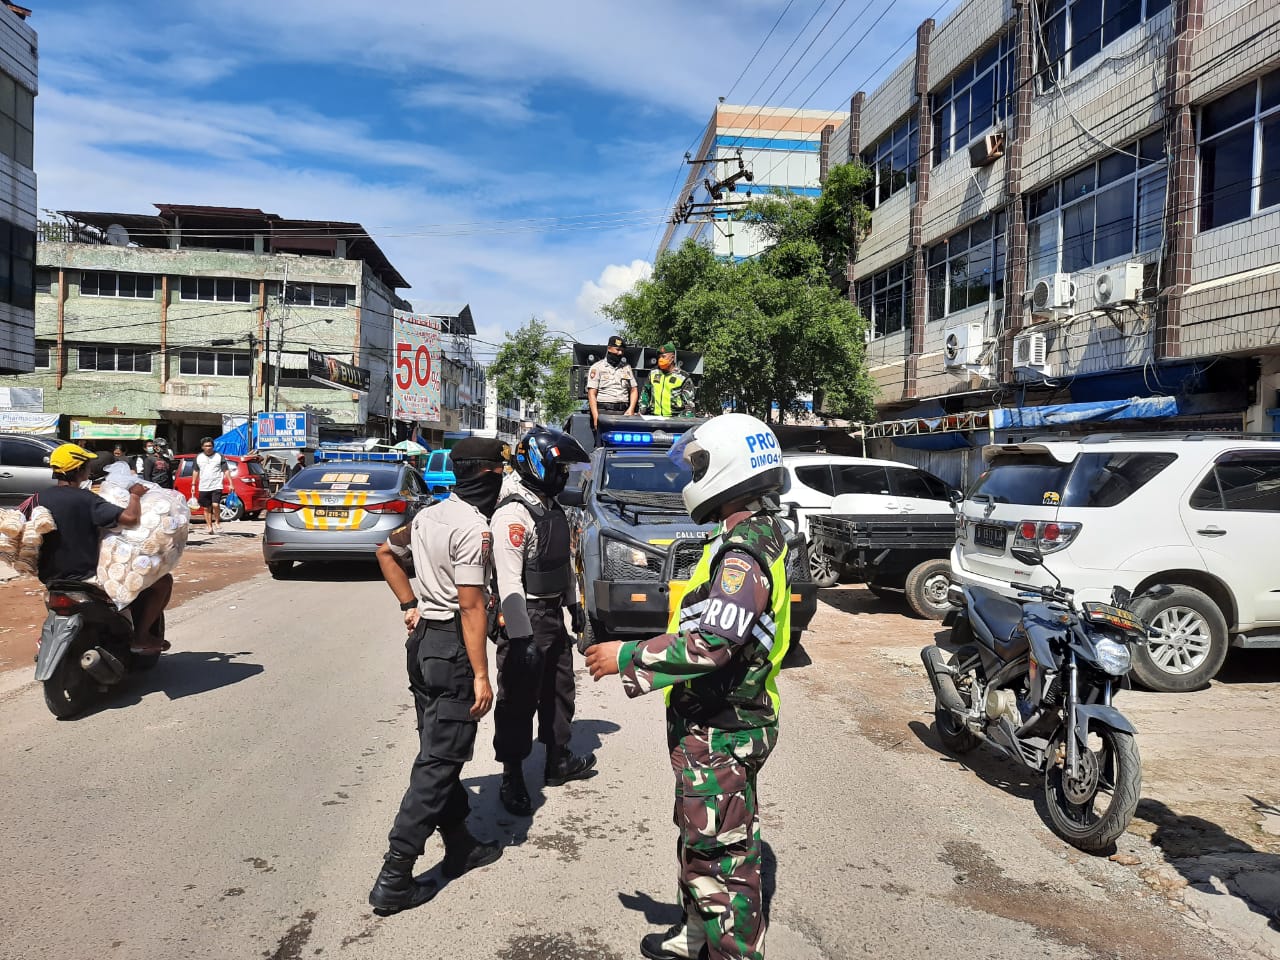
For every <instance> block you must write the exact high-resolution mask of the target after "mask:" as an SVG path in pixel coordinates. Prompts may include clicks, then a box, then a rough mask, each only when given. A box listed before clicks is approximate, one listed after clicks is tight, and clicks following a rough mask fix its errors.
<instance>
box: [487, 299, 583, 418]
mask: <svg viewBox="0 0 1280 960" xmlns="http://www.w3.org/2000/svg"><path fill="white" fill-rule="evenodd" d="M571 365H572V357H571V356H570V355H569V353H568V351H567V349H566V345H565V343H564V341H563V340H559V339H556V338H554V337H552V336H551V335H550V334H549V332H548V330H547V327H546V324H544V323H543V322H542V321H541V320H539V319H538V318H537V317H530V318H529V320H528V321H527V322H526V323H525V324H524V325H523V326H522V327H520V329H519V330H516V331H515V332H514V333H508V334H507V335H506V337H505V338H504V340H503V343H502V346H501V347H499V348H498V354H497V356H496V357H495V358H494V362H493V381H494V386H495V387H496V388H497V391H498V401H499V402H500V403H504V404H505V403H512V402H513V401H515V400H522V401H524V402H525V403H526V404H531V405H536V406H537V408H538V416H539V418H540V419H542V421H543V422H544V423H549V424H555V423H560V422H561V421H563V420H564V418H565V417H567V416H568V415H569V414H570V413H572V412H573V411H574V410H575V409H576V408H577V406H578V404H577V403H576V402H575V401H574V399H573V397H572V396H571V394H570V392H569V370H570V366H571Z"/></svg>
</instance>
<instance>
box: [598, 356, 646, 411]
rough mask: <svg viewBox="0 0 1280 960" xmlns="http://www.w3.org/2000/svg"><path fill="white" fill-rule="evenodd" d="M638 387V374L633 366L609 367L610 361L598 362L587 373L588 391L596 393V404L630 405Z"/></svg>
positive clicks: (625, 364)
mask: <svg viewBox="0 0 1280 960" xmlns="http://www.w3.org/2000/svg"><path fill="white" fill-rule="evenodd" d="M635 385H636V372H635V371H634V370H632V369H631V364H629V363H621V364H619V365H618V366H616V367H611V366H609V361H608V360H597V361H596V362H595V363H593V364H592V365H591V368H590V369H589V370H588V371H587V389H588V390H594V391H595V392H596V403H630V402H631V390H632V388H633V387H635Z"/></svg>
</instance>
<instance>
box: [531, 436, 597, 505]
mask: <svg viewBox="0 0 1280 960" xmlns="http://www.w3.org/2000/svg"><path fill="white" fill-rule="evenodd" d="M512 459H513V461H514V463H515V470H516V473H518V474H519V475H520V479H521V480H522V481H524V483H526V484H527V485H528V486H530V487H532V488H533V489H534V490H537V491H539V492H540V493H544V494H546V495H547V496H549V497H554V496H555V495H556V494H558V493H559V492H560V491H561V490H563V489H564V485H565V484H566V483H567V482H568V481H569V464H571V463H587V462H588V460H589V459H590V458H589V457H588V456H587V451H585V450H583V449H582V444H580V443H579V442H578V441H577V440H575V439H573V437H571V436H569V434H567V433H563V432H561V431H559V430H554V429H552V428H551V427H544V426H536V427H534V428H533V429H532V430H530V431H529V432H528V433H526V434H525V435H524V436H523V437H521V438H520V442H519V443H517V444H516V450H515V455H514V457H513V458H512Z"/></svg>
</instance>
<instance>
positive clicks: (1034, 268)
mask: <svg viewBox="0 0 1280 960" xmlns="http://www.w3.org/2000/svg"><path fill="white" fill-rule="evenodd" d="M1027 251H1028V253H1029V254H1030V256H1031V263H1030V265H1029V267H1028V273H1029V276H1028V278H1027V279H1028V281H1029V282H1031V283H1034V282H1035V281H1036V280H1037V279H1038V278H1039V277H1043V276H1044V275H1045V274H1047V273H1056V272H1057V270H1058V217H1057V215H1051V216H1048V217H1046V218H1044V219H1043V220H1037V221H1036V222H1035V223H1032V224H1030V225H1029V226H1028V227H1027Z"/></svg>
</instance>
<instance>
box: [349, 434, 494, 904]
mask: <svg viewBox="0 0 1280 960" xmlns="http://www.w3.org/2000/svg"><path fill="white" fill-rule="evenodd" d="M504 453H505V447H504V445H503V444H502V442H501V441H499V440H489V439H485V438H481V437H468V438H467V439H465V440H462V441H460V442H459V443H458V444H457V445H456V446H455V447H454V448H453V463H454V474H455V475H456V476H457V484H456V485H455V486H454V488H453V491H452V492H451V493H450V494H449V497H448V499H446V500H442V501H440V502H438V503H435V504H432V505H431V506H429V507H427V508H424V509H423V510H421V511H419V512H418V514H417V516H415V517H414V518H413V522H412V523H408V524H405V525H404V526H402V527H400V528H399V529H397V530H395V531H393V532H392V534H391V536H390V537H389V538H388V539H387V542H386V543H384V544H383V545H382V546H381V547H379V548H378V564H379V566H380V567H381V568H382V575H383V576H384V577H385V578H386V581H387V584H388V585H389V586H390V587H391V590H392V592H394V593H395V595H396V599H398V600H399V601H400V609H401V610H403V611H404V623H405V627H406V628H407V629H408V630H409V639H408V643H407V644H406V650H407V653H408V669H409V689H410V690H411V691H412V692H413V703H414V709H415V711H416V713H417V716H418V737H419V748H418V756H417V759H415V760H414V762H413V770H412V771H411V772H410V774H409V789H408V790H406V791H405V795H404V799H403V800H402V801H401V803H400V812H399V813H398V814H396V819H395V824H394V825H393V826H392V828H391V833H390V835H389V837H388V839H389V842H390V849H388V851H387V853H386V856H385V858H384V860H383V866H382V871H381V872H380V873H379V874H378V879H377V881H376V882H375V883H374V885H373V889H372V890H371V891H370V892H369V903H370V904H371V905H372V906H373V907H374V909H375V910H376V911H378V912H379V913H382V914H387V913H396V912H398V911H400V910H407V909H409V908H411V907H416V906H418V905H419V904H422V903H425V902H426V901H428V900H430V899H431V898H432V897H433V896H434V895H435V892H436V890H435V888H434V887H433V886H429V885H426V884H420V883H418V882H417V881H415V880H414V876H413V865H414V862H415V861H416V860H417V859H418V857H420V856H422V853H423V849H424V847H425V845H426V842H427V838H428V837H430V836H431V834H432V833H434V832H435V831H436V830H439V831H440V836H441V838H442V839H443V840H444V875H445V876H446V877H450V878H453V877H460V876H462V874H464V873H465V872H466V871H468V870H472V869H474V868H476V867H482V866H485V865H486V864H490V863H493V862H494V861H495V860H497V859H498V857H499V856H501V854H502V850H501V848H500V847H498V846H496V845H491V844H487V843H481V842H480V841H478V840H477V839H476V838H475V837H473V836H472V835H471V833H470V831H468V830H467V814H468V813H469V812H470V804H469V803H468V800H467V791H466V790H465V789H464V788H463V786H462V784H461V782H460V780H459V776H460V774H461V772H462V765H463V764H464V763H465V762H466V761H468V760H470V759H471V752H472V748H473V747H474V746H475V741H476V725H477V724H478V723H479V721H480V718H481V717H483V716H484V715H485V714H486V713H488V712H489V708H490V707H491V706H492V705H493V691H492V689H491V687H490V685H489V663H488V655H487V651H486V649H485V645H486V643H487V635H488V598H487V596H486V593H485V588H486V586H487V585H488V583H489V577H490V571H491V568H492V544H493V541H492V539H491V536H490V533H489V527H488V519H489V516H490V515H491V514H492V513H493V509H494V507H495V506H496V505H497V502H498V494H499V493H500V492H501V489H502V471H503V463H504ZM411 576H412V577H414V579H413V581H412V582H411V581H410V577H411Z"/></svg>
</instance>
